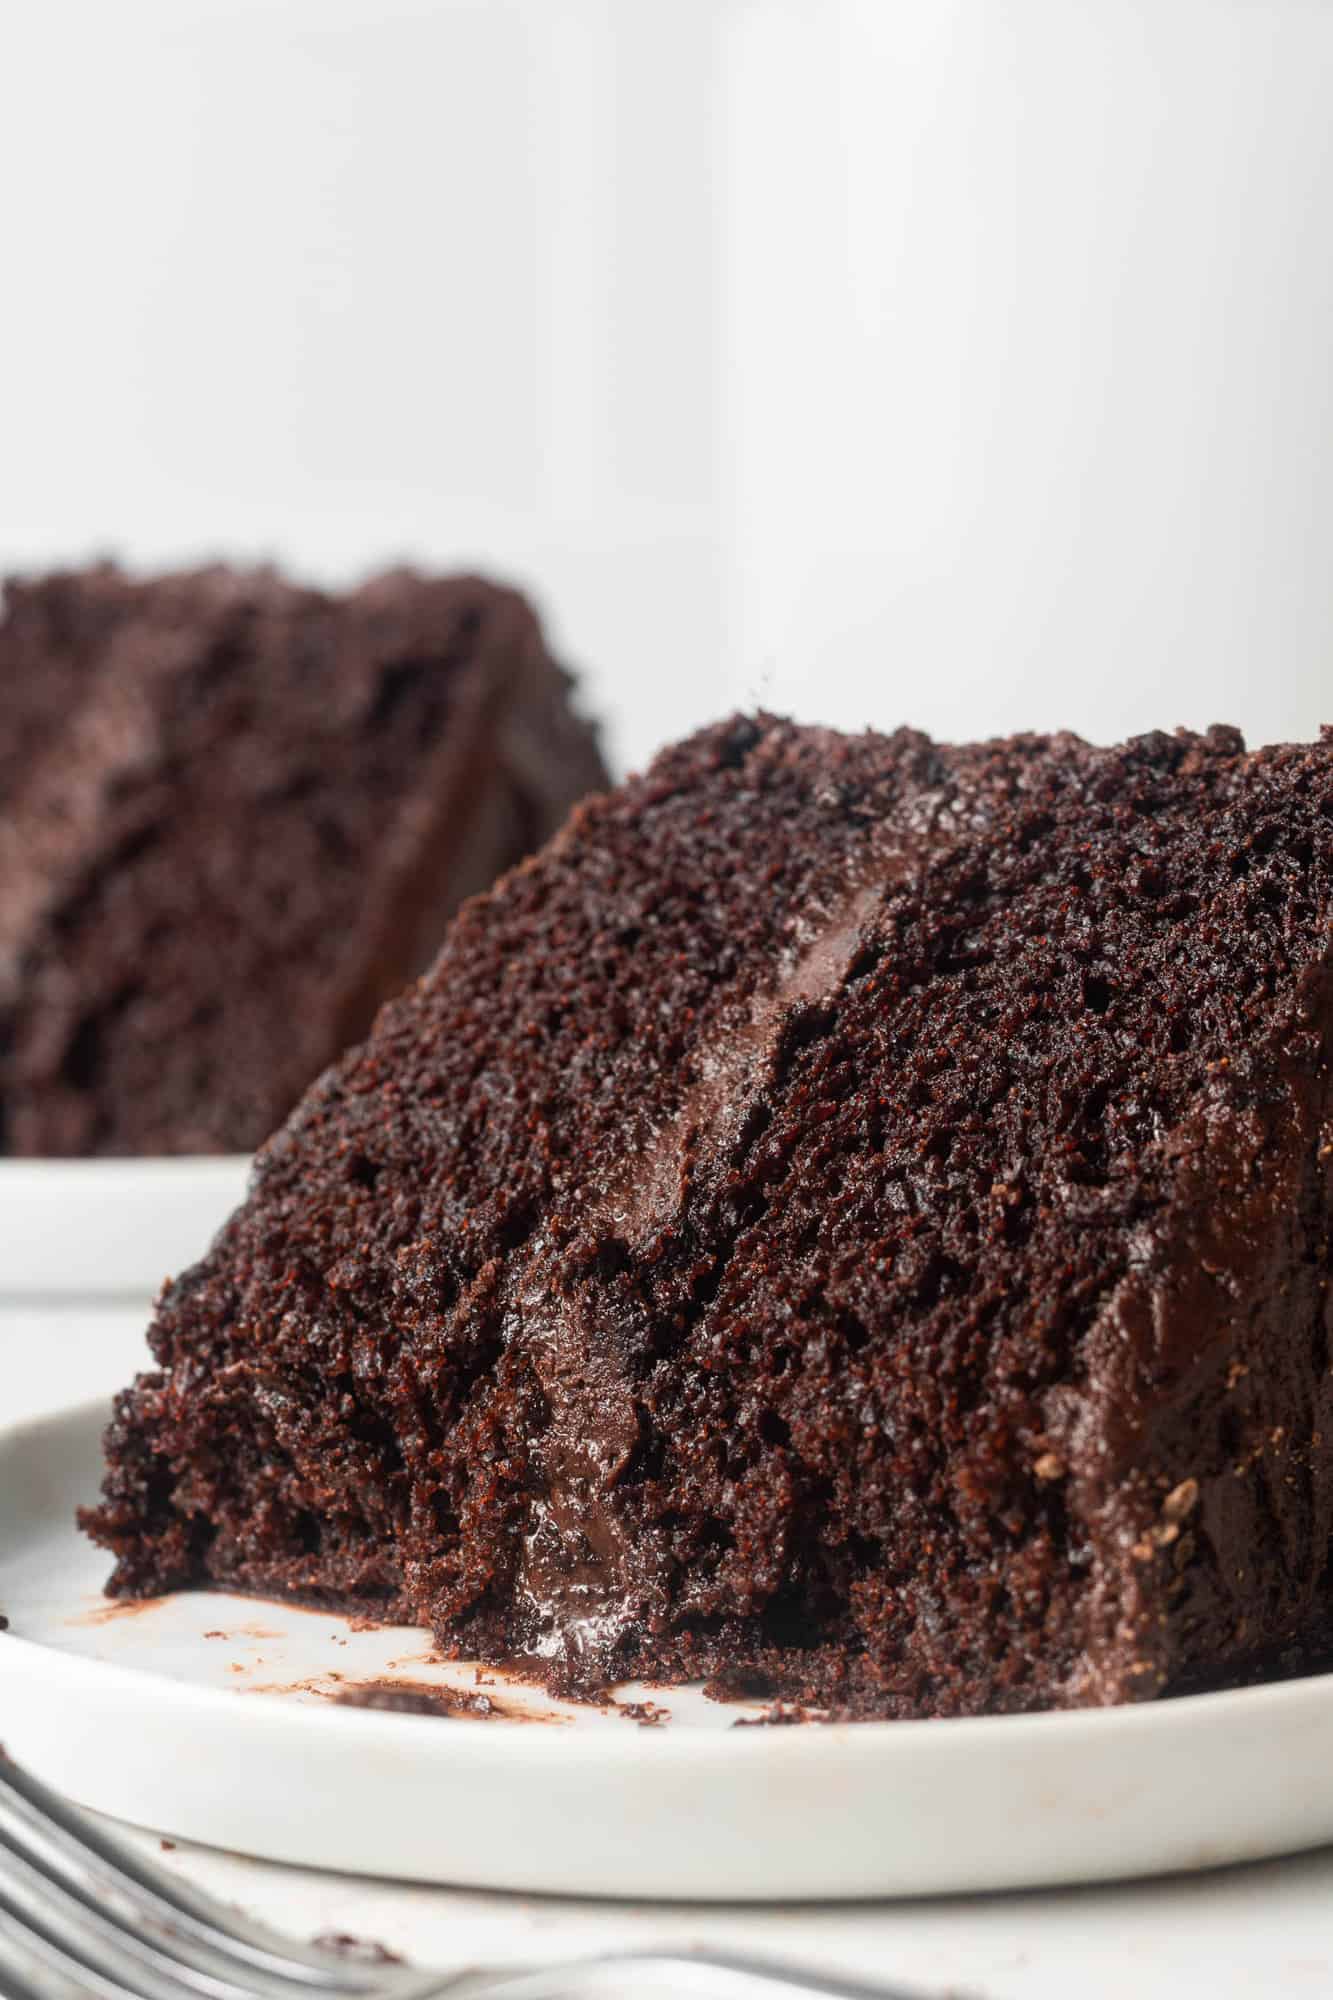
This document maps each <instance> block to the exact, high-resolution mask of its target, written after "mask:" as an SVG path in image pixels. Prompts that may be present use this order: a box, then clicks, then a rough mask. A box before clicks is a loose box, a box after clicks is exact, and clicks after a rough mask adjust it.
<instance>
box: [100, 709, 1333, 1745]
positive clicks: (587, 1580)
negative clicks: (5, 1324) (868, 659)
mask: <svg viewBox="0 0 1333 2000" xmlns="http://www.w3.org/2000/svg"><path fill="white" fill-rule="evenodd" d="M1331 926H1333V737H1330V736H1329V735H1328V733H1327V732H1326V734H1325V738H1324V740H1323V741H1322V742H1320V743H1318V744H1307V745H1301V746H1295V747H1286V748H1276V749H1270V750H1265V751H1261V752H1257V753H1254V754H1247V753H1246V751H1245V749H1244V746H1243V744H1242V742H1241V740H1240V738H1239V737H1238V736H1237V735H1236V733H1235V732H1234V731H1231V730H1226V729H1214V730H1212V731H1210V732H1209V733H1208V734H1207V735H1204V736H1194V735H1189V734H1185V733H1178V734H1176V735H1173V736H1167V735H1160V734H1159V735H1152V736H1147V737H1142V738H1139V739H1137V740H1135V741H1133V742H1130V743H1128V744H1126V745H1123V746H1121V747H1118V748H1115V749H1094V748H1091V747H1089V746H1088V745H1086V744H1084V743H1082V742H1080V741H1078V740H1077V739H1075V738H1073V737H1060V736H1057V737H1020V738H1016V739H1013V740H1008V741H1002V742H995V743H988V744H982V745H978V746H970V747H962V748H950V747H946V746H941V745H936V744H933V743H931V742H929V741H928V740H927V739H925V738H924V737H922V736H920V735H916V734H913V733H910V732H900V733H898V734H896V735H894V736H890V737H881V736H876V735H873V734H871V735H864V736H842V735H838V734H835V733H832V732H828V731H823V730H817V729H811V728H804V727H798V726H796V725H793V724H790V723H785V722H782V721H779V720H776V719H774V718H772V717H768V716H758V717H754V718H736V719H734V720H732V721H730V722H727V723H725V724H722V725H719V726H717V727H716V728H713V729H710V730H707V731H705V732H703V733H702V734H700V735H698V736H696V737H694V738H692V739H691V740H689V741H688V742H686V743H683V744H681V745H679V746H677V747H675V748H673V749H671V750H668V751H667V752H665V753H664V754H663V755H662V756H661V757H659V759H658V760H657V762H656V763H655V764H654V765H653V767H652V768H651V769H650V770H649V772H648V773H647V774H646V776H643V777H641V778H637V779H635V780H632V781H631V782H630V783H629V784H627V785H625V786H623V787H621V788H620V789H619V790H617V791H615V792H612V793H610V794H609V795H607V796H605V797H602V798H597V799H594V800H591V801H589V802H587V803H585V804H584V805H583V806H581V807H580V808H579V809H578V810H577V811H576V812H575V814H574V815H573V818H572V819H571V821H570V822H569V823H568V825H567V826H566V827H565V829H564V830H563V832H562V833H561V834H560V835H559V836H558V837H557V838H556V839H555V840H554V841H553V842H552V843H551V844H550V845H548V846H547V847H546V848H545V849H544V850H543V852H542V853H541V854H539V855H538V856H537V857H536V858H535V859H533V860H531V861H529V862H527V863H525V864H524V865H523V866H521V867H520V868H518V869H517V870H515V871H514V872H513V873H511V874H510V875H509V876H508V877H506V878H505V879H504V880H503V881H502V882H501V883H500V884H499V886H498V887H497V888H496V889H495V890H494V891H493V892H492V893H491V894H490V895H488V896H486V897H484V898H481V899H479V900H477V901H474V902H472V903H471V904H469V905H468V906H467V907H466V908H465V909H464V910H463V912H462V913H461V915H460V916H459V918H458V919H457V921H456V922H455V924H454V926H453V928H452V930H451V932H450V934H449V937H448V940H447V942H446V944H445V946H444V949H443V951H442V953H441V955H440V957H439V959H438V960H437V962H436V964H435V966H434V967H433V969H432V971H431V972H430V973H429V974H428V975H427V977H426V978H425V979H423V980H422V981H421V982H420V984H419V985H418V986H417V987H416V988H415V989H414V990H413V991H411V992H409V993H408V994H407V995H405V996H404V997H402V998H400V999H398V1000H395V1001H394V1002H392V1003H391V1004H390V1005H389V1006H388V1007H387V1008H386V1009H385V1010H384V1011H383V1012H382V1014H381V1015H380V1017H379V1020H378V1023H377V1025H376V1027H375V1030H374V1032H373V1034H372V1035H371V1037H370V1039H369V1040H368V1041H367V1042H366V1043H365V1045H364V1046H363V1047H361V1048H359V1049H356V1050H354V1051H353V1052H351V1053H350V1054H348V1055H346V1056H345V1057H344V1058H343V1059H342V1060H341V1061H340V1062H339V1063H338V1064H337V1065H335V1066H334V1067H333V1068H332V1069H331V1070H329V1071H328V1073H327V1074H326V1075H325V1076H324V1077H323V1078H322V1079H321V1080H320V1082H319V1083H318V1084H317V1085H316V1086H315V1087H314V1088H313V1089H312V1090H311V1091H310V1092H309V1093H308V1094H307V1096H306V1097H305V1099H304V1101H303V1102H302V1104H301V1105H300V1107H299V1109H298V1110H297V1112H296V1113H295V1115H294V1116H293V1117H292V1118H291V1120H290V1121H289V1122H288V1124H287V1125H286V1126H285V1127H284V1128H283V1130H282V1131H280V1132H279V1133H278V1135H277V1136H276V1137H275V1138H274V1139H273V1140H272V1141H271V1142H270V1144H269V1145H268V1146H267V1147H266V1148H265V1149H264V1151H263V1152H262V1153H261V1155H260V1157H259V1160H258V1163H257V1167H256V1172H255V1178H254V1183H253V1190H252V1193H251V1195H250V1198H249V1200H248V1201H247V1203H246V1204H245V1205H244V1206H243V1207H242V1208H241V1209H240V1210H239V1211H238V1213H237V1214H236V1215H235V1216H234V1217H233V1219H232V1220H231V1222H230V1223H229V1224H228V1225H227V1227H226V1228H225V1229H224V1230H223V1231H222V1233H221V1235H220V1236H219V1237H218V1239H217V1241H216V1243H215V1244H214V1246H213V1248H212V1249H211V1250H210V1251H209V1253H208V1254H207V1256H205V1257H204V1258H203V1260H202V1261H201V1262H200V1263H199V1264H197V1265H196V1266H195V1267H194V1268H193V1269H192V1270H190V1271H188V1272H186V1274H185V1275H184V1276H183V1277H182V1278H180V1279H179V1280H177V1281H176V1282H175V1283H174V1284H172V1285H170V1286H169V1287H168V1288H167V1290H166V1291H165V1293H164V1295H163V1297H162V1300H161V1302H160V1305H159V1308H158V1312H157V1317H156V1320H155V1323H154V1326H153V1332H152V1340H153V1346H154V1351H155V1354H156V1357H157V1362H158V1368H157V1370H156V1371H155V1372H154V1373H152V1374H150V1375H147V1376H145V1377H143V1378H141V1379H140V1380H139V1382H138V1383H136V1384H135V1385H134V1387H133V1388H131V1389H130V1390H128V1391H127V1392H126V1393H125V1394H124V1395H123V1396H122V1397H121V1399H120V1401H119V1405H118V1408H117V1412H116V1415H115V1419H114V1421H113V1423H112V1426H111V1429H110V1431H109V1433H108V1437H107V1455H108V1469H107V1474H106V1484H105V1489H104V1497H103V1500H102V1504H101V1505H100V1507H99V1508H98V1509H97V1510H96V1511H95V1512H93V1513H91V1514H90V1515H89V1516H88V1517H87V1519H86V1525H87V1526H88V1528H89V1530H90V1532H91V1533H92V1534H93V1535H94V1536H95V1537H96V1538H97V1540H98V1541H100V1542H101V1543H102V1544H103V1545H104V1546H105V1547H107V1548H108V1549H110V1550H112V1551H113V1552H114V1554H115V1557H116V1569H115V1573H114V1576H113V1579H112V1583H111V1586H110V1587H111V1589H112V1590H113V1591H115V1592H120V1593H130V1594H135V1593H146V1592H154V1591H161V1590H172V1589H179V1588H182V1587H186V1586H190V1585H197V1584H213V1585H218V1586H222V1587H226V1588H234V1589H240V1590H245V1591H256V1592H261V1593H268V1594H276V1595H293V1596H297V1597H300V1598H303V1599H314V1600H316V1601H320V1602H324V1603H328V1604H331V1605H343V1606H354V1607H356V1608H358V1609H360V1610H369V1611H372V1612H374V1613H377V1614H382V1615H383V1616H384V1617H386V1618H392V1619H401V1620H408V1621H414V1622H420V1623H422V1624H426V1625H428V1626H430V1627H431V1628H432V1630H433V1631H434V1633H435V1635H436V1637H437V1639H438V1641H439V1643H440V1644H441V1645H442V1646H443V1647H445V1648H446V1649H448V1650H450V1651H451V1652H454V1653H457V1654H461V1655H464V1656H467V1655H476V1656H478V1657H481V1658H485V1659H492V1660H494V1659H503V1658H506V1657H512V1656H516V1655H517V1656H522V1657H525V1658H527V1659H529V1660H536V1661H538V1662H540V1663H541V1667H542V1671H543V1672H544V1673H545V1674H546V1676H547V1677H548V1679H549V1680H550V1681H551V1683H552V1684H553V1685H555V1686H558V1687H563V1688H566V1689H573V1690H580V1689H582V1690H585V1691H591V1690H595V1689H597V1688H599V1687H601V1686H604V1685H605V1684H606V1683H607V1682H609V1681H614V1680H616V1679H620V1678H626V1677H630V1676H635V1675H645V1676H647V1677H648V1678H650V1679H657V1678H664V1679H671V1678H676V1677H690V1676H695V1675H701V1674H702V1675H714V1676H719V1677H720V1678H721V1679H722V1680H723V1681H724V1682H726V1683H728V1684H730V1685H732V1686H735V1687H740V1686H749V1687H753V1688H756V1689H758V1688H763V1689H766V1690H768V1691H769V1692H771V1693H774V1694H777V1695H780V1696H784V1697H788V1698H793V1699H798V1700H801V1699H803V1700H807V1701H812V1702H817V1703H819V1704H820V1705H821V1706H824V1707H828V1708H831V1709H833V1710H834V1711H835V1712H842V1713H848V1714H854V1715H865V1716H889V1717H899V1716H902V1717H906V1716H922V1715H960V1714H970V1713H978V1712H988V1711H1012V1710H1022V1709H1032V1708H1041V1707H1050V1706H1063V1705H1079V1704H1088V1705H1090V1704H1101V1703H1112V1702H1120V1701H1128V1700H1135V1699H1141V1698H1145V1697H1149V1696H1154V1695H1159V1694H1163V1693H1167V1692H1172V1691H1176V1690H1182V1689H1186V1688H1189V1687H1195V1686H1204V1685H1212V1684H1216V1683H1219V1682H1226V1681H1236V1680H1239V1679H1242V1678H1244V1677H1246V1676H1249V1675H1251V1674H1256V1673H1265V1672H1282V1671H1290V1670H1292V1669H1295V1668H1300V1667H1302V1666H1314V1665H1318V1664H1320V1663H1322V1661H1323V1660H1324V1659H1325V1658H1326V1656H1327V1654H1328V1650H1329V1648H1330V1644H1331V1643H1333V1595H1331V1591H1330V1573H1329V1551H1330V1534H1331V1533H1333V1372H1331V1370H1333V1307H1331V1305H1330V1290H1329V1281H1330V1276H1331V1275H1333V1250H1331V1246H1330V1224H1331V1218H1333V1087H1331V1085H1330V1073H1329V1061H1330V1041H1331V1040H1333V968H1331V966H1330V930H1331Z"/></svg>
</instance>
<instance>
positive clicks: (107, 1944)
mask: <svg viewBox="0 0 1333 2000" xmlns="http://www.w3.org/2000/svg"><path fill="white" fill-rule="evenodd" d="M411 1983H412V1984H416V1983H417V1982H416V1981H412V1982H411ZM407 1984H408V1980H407V1977H406V1976H405V1975H403V1974H398V1973H396V1972H395V1971H394V1969H393V1968H387V1967H378V1968H374V1969H372V1968H370V1967H368V1966H365V1965H361V1966H358V1965H355V1964H353V1963H350V1962H342V1961H339V1960H337V1959H334V1958H332V1957H330V1956H329V1955H328V1954H327V1953H324V1952H321V1951H319V1950H317V1949H315V1948H313V1947H306V1946H302V1945H299V1944H295V1943H292V1942H290V1941H289V1940H287V1939H285V1938H279V1937H277V1936H275V1935H273V1934H272V1933H270V1932H268V1931H266V1930H265V1929H264V1928H263V1927H262V1926H261V1925H258V1924H254V1923H252V1922H250V1920H249V1919H248V1918H246V1917H243V1916H241V1915H240V1914H239V1913H238V1912H235V1911H232V1910H229V1909H226V1908H224V1907H223V1905H222V1904H220V1903H215V1902H214V1901H213V1900H212V1898H211V1897H208V1896H204V1895H201V1894H200V1893H199V1892H198V1891H197V1890H194V1889H191V1888H190V1887H188V1886H187V1885H186V1884H185V1883H184V1882H181V1881H178V1880H176V1879H175V1878H174V1877H172V1876H171V1875H169V1874H168V1873H167V1872H166V1871H165V1870H163V1869H160V1868H155V1867H153V1865H152V1864H151V1863H150V1862H147V1861H145V1860H143V1859H141V1858H140V1857H139V1856H138V1855H137V1854H135V1853H132V1852H131V1851H130V1850H129V1849H128V1848H127V1847H124V1846H122V1845H121V1843H120V1842H119V1841H117V1840H114V1839H112V1838H111V1837H109V1836H108V1835H107V1834H105V1833H103V1831H102V1830H101V1828H100V1827H97V1826H94V1825H93V1824H92V1823H91V1821H89V1820H88V1819H86V1818H85V1817H84V1815H83V1814H82V1813H80V1812H78V1811H77V1810H76V1809H75V1808H73V1807H71V1806H68V1805H66V1803H65V1802H64V1800H63V1799H61V1798H59V1797H58V1796H57V1795H56V1794H55V1793H54V1792H52V1791H49V1790H48V1789H47V1787H46V1786H45V1785H43V1784H41V1783H40V1782H39V1781H38V1780H37V1779H36V1778H34V1777H33V1776H32V1775H31V1774H30V1773H29V1772H28V1771H26V1770H24V1769H22V1768H21V1766H19V1765H17V1764H15V1763H14V1762H13V1761H12V1760H11V1759H10V1758H8V1757H7V1756H5V1755H4V1753H3V1752H0V1991H3V1992H4V1993H5V1994H6V1995H8V1996H11V2000H127V1996H132V2000H301V1996H303V1995H304V1996H306V2000H336V1996H339V1995H345V1996H349V2000H350V1996H355V1995H367V1994H377V1995H383V1994H386V1993H392V1992H395V1991H396V1992H398V1993H403V1992H405V1990H406V1987H407Z"/></svg>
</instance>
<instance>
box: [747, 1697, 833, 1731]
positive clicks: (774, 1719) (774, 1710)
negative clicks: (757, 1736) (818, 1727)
mask: <svg viewBox="0 0 1333 2000" xmlns="http://www.w3.org/2000/svg"><path fill="white" fill-rule="evenodd" d="M830 1719H831V1718H830V1717H829V1715H828V1714H827V1713H826V1712H819V1713H816V1712H814V1711H812V1710H810V1709H808V1708H802V1707H801V1706H800V1704H799V1703H798V1702H793V1701H775V1702H774V1703H773V1706H772V1707H771V1708H766V1709H765V1710H764V1712H763V1714H762V1715H738V1716H737V1717H736V1720H735V1721H734V1722H733V1723H732V1725H731V1726H732V1728H733V1729H790V1728H793V1727H794V1726H795V1725H796V1724H798V1723H803V1722H828V1721H829V1720H830Z"/></svg>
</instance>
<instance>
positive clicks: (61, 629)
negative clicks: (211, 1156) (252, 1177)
mask: <svg viewBox="0 0 1333 2000" xmlns="http://www.w3.org/2000/svg"><path fill="white" fill-rule="evenodd" d="M605 781H606V780H605V772H604V770H603V767H602V764H601V761H600V758H599V756H598V754H597V749H596V744H595V741H594V738H593V735H592V732H591V731H590V730H589V729H588V727H587V726H586V725H585V724H583V723H582V722H580V721H579V720H578V718H577V717H576V715H575V714H574V712H573V710H572V708H571V705H570V700H569V683H568V679H567V677H566V676H565V674H564V673H563V672H562V670H561V669H560V668H559V667H557V666H556V665H555V664H554V663H553V662H552V661H551V660H550V659H549V658H548V656H547V653H546V649H545V647H544V645H543V643H542V638H541V634H540V631H539V629H538V626H537V622H536V620H535V618H534V617H533V614H532V612H531V611H530V610H529V608H528V607H527V605H526V604H525V603H524V602H523V600H522V599H521V598H520V597H518V596H517V595H516V594H515V593H513V592H512V591H508V590H504V589H500V588H498V587H497V586H495V585H492V584H489V583H486V582H484V581H482V580H480V579H478V578H475V577H450V578H430V577H425V576H419V575H416V574H414V573H411V572H408V571H396V572H392V573H389V574H386V575H383V576H380V577H377V578H376V579H374V580H373V581H372V582H370V583H368V584H366V585H364V586H363V587H362V588H360V589H358V590H355V591H353V592H351V593H350V594H349V595H346V596H342V597H334V596H330V595H327V594H325V593H324V592H321V591H315V590H307V589H301V588H298V587H297V586H295V585H294V584H291V583H289V582H286V581H285V580H284V579H283V578H281V577H280V576H278V575H277V574H276V573H275V572H273V571H271V570H261V571H252V572H246V573H242V572H237V571H234V570H229V569H223V568H217V569H211V570H201V571H195V572H192V573H187V574H182V575H176V576H168V577H161V578H158V579H155V580H152V581H133V580H131V579H130V578H128V577H127V576H125V575H123V574H122V573H121V572H119V571H118V570H116V569H114V568H112V567H109V566H103V567H101V568H97V569H93V570H86V571H82V572H70V573H65V574H58V575H54V576H50V577H46V578H43V579H38V580H35V581H32V582H28V583H21V582H20V583H11V584H10V585H9V586H8V588H7V590H6V593H5V602H4V608H3V613H2V614H0V1152H10V1153H19V1154H48V1155H49V1154H89V1153H121V1154H126V1153H138V1154H152V1153H190V1152H239V1151H249V1150H251V1149H252V1148H253V1147H255V1146H257V1145H258V1144H259V1143H260V1141H261V1140H263V1139H265V1138H267V1137H268V1135H269V1133H270V1132H271V1131H272V1130H273V1128H274V1126H275V1125H276V1124H277V1123H278V1122H279V1120H280V1119H281V1118H283V1117H285V1116H286V1114H287V1113H288V1111H290V1109H291V1107H292V1105H293V1104H294V1103H295V1102H296V1100H297V1098H298V1097H299V1095H300V1093H301V1091H302V1090H303V1089H304V1088H305V1087H306V1085H307V1084H308V1083H309V1082H310V1081H311V1079H312V1078H313V1077H314V1076H316V1075H317V1074H318V1073H319V1071H320V1070H322V1069H323V1068H324V1067H325V1065H326V1064H327V1063H329V1062H330V1061H332V1059H333V1057H334V1056H335V1055H337V1054H338V1052H339V1051H340V1050H341V1049H342V1048H344V1047H345V1046H346V1045H347V1043H348V1042H349V1041H351V1040H353V1039H357V1038H359V1037H360V1036H362V1035H363V1034H364V1033H365V1032H366V1030H367V1028H368V1027H369V1026H370V1023H371V1021H372V1019H373V1018H374V1014H375V1011H376V1009H377V1007H378V1006H379V1004H380V1002H381V1001H382V1000H383V999H384V998H386V997H387V995H388V994H390V993H392V992H396V991H397V990H399V989H400V988H401V987H402V986H404V985H405V984H406V983H407V982H408V981H409V980H410V979H412V978H414V977H415V976H416V975H417V974H418V973H419V972H420V971H421V970H422V969H423V968H424V967H425V966H426V965H428V964H429V962H430V960H431V958H432V957H433V956H434V954H435V951H436V950H437V949H438V946H439V943H440V940H441V938H442V936H443V934H444V930H445V928H446V926H447V921H448V918H449V916H450V915H451V914H452V912H453V910H454V909H455V908H456V907H457V905H458V903H459V902H460V901H461V900H462V898H463V897H465V896H467V895H469V894H472V893H473V892H475V891H477V890H479V889H482V888H484V887H486V886H488V885H489V884H490V883H491V882H492V881H494V879H495V877H496V875H497V874H499V873H500V872H501V871H502V870H503V869H504V868H506V867H509V866H510V865H511V864H512V863H513V862H515V861H517V860H518V859H519V858H520V857H521V856H522V855H524V854H526V853H528V852H530V851H531V849H532V848H533V847H534V846H537V845H539V844H540V843H541V841H543V840H544V839H545V838H546V837H547V836H548V835H549V834H550V833H551V832H552V831H553V830H554V828H555V827H556V826H557V825H558V824H559V823H560V821H561V820H562V819H563V818H564V816H565V814H566V812H567V811H568V809H569V807H570V805H571V804H572V803H573V802H574V800H575V799H577V798H579V797H581V796H582V794H583V793H584V792H586V791H588V790H589V789H592V788H595V787H597V786H599V785H601V784H603V783H604V782H605Z"/></svg>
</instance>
